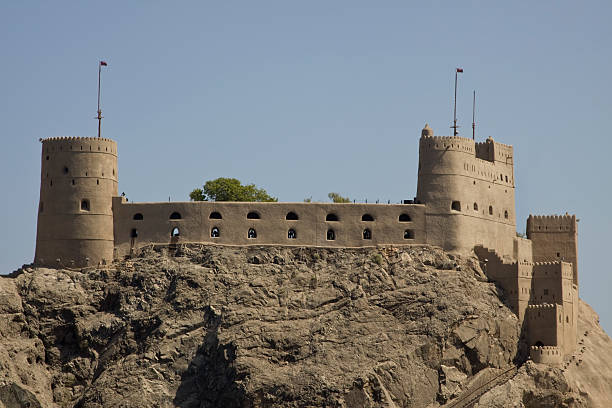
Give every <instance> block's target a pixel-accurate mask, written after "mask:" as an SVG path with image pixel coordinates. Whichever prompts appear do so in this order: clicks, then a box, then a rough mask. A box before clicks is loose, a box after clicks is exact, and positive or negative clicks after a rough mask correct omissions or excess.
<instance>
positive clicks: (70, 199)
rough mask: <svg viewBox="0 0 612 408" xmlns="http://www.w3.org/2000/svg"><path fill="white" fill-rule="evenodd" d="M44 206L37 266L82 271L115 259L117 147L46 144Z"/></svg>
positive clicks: (83, 141)
mask: <svg viewBox="0 0 612 408" xmlns="http://www.w3.org/2000/svg"><path fill="white" fill-rule="evenodd" d="M41 142H42V161H41V163H42V165H41V174H40V179H41V183H40V202H39V206H38V229H37V234H36V255H35V257H34V262H35V263H36V264H39V265H46V266H55V267H70V266H75V267H83V266H88V265H98V264H105V263H109V262H110V261H112V259H113V246H114V240H113V211H112V198H113V196H117V178H118V177H117V143H115V142H114V141H113V140H110V139H104V138H93V137H59V138H48V139H43V140H41Z"/></svg>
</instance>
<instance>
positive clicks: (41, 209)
mask: <svg viewBox="0 0 612 408" xmlns="http://www.w3.org/2000/svg"><path fill="white" fill-rule="evenodd" d="M43 208H44V205H43V202H42V201H41V202H40V204H38V212H43Z"/></svg>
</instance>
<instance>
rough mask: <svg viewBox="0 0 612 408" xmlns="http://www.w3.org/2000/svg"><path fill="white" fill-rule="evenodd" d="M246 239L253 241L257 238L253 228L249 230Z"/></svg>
mask: <svg viewBox="0 0 612 408" xmlns="http://www.w3.org/2000/svg"><path fill="white" fill-rule="evenodd" d="M247 238H249V239H254V238H257V231H255V229H254V228H249V232H248V233H247Z"/></svg>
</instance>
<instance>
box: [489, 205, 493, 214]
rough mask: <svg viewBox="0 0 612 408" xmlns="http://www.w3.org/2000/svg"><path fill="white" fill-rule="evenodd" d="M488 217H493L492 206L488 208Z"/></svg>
mask: <svg viewBox="0 0 612 408" xmlns="http://www.w3.org/2000/svg"><path fill="white" fill-rule="evenodd" d="M489 215H493V206H492V205H490V206H489Z"/></svg>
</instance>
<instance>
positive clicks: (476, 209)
mask: <svg viewBox="0 0 612 408" xmlns="http://www.w3.org/2000/svg"><path fill="white" fill-rule="evenodd" d="M474 211H478V204H476V203H474Z"/></svg>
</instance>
